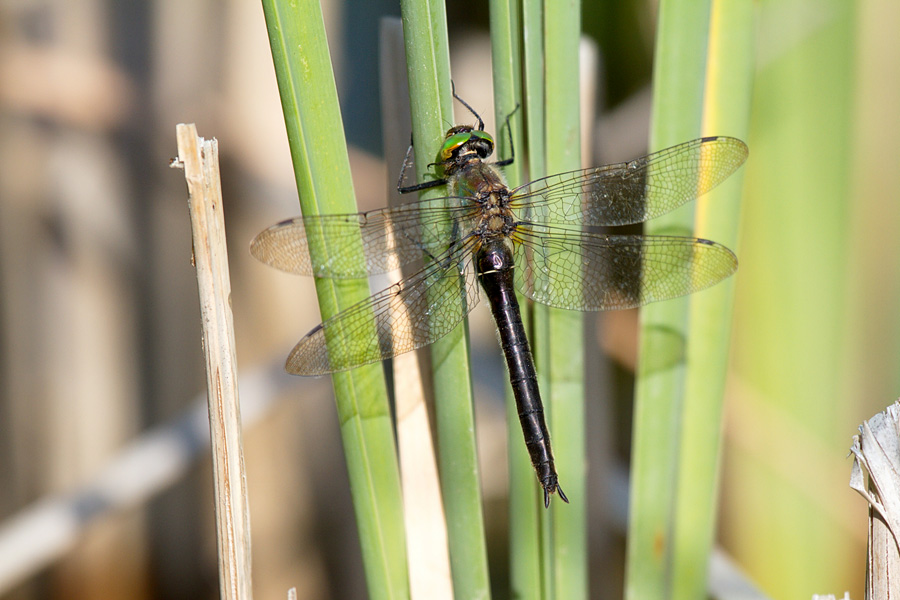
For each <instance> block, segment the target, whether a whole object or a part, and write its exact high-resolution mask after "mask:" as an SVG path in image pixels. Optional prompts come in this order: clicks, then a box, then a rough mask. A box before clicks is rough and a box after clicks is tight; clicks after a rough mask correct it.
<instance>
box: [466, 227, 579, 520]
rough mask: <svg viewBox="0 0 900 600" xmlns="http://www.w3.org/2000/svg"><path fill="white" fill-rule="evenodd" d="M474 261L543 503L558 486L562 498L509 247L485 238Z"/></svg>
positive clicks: (564, 496) (501, 241)
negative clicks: (486, 299)
mask: <svg viewBox="0 0 900 600" xmlns="http://www.w3.org/2000/svg"><path fill="white" fill-rule="evenodd" d="M475 261H476V262H475V265H476V271H477V273H478V278H479V281H481V287H482V288H483V289H484V291H485V294H486V295H487V297H488V301H489V302H490V305H491V312H492V313H493V315H494V321H495V322H496V324H497V331H498V333H499V335H500V345H501V346H502V348H503V355H504V357H505V358H506V366H507V368H508V370H509V379H510V384H511V386H512V390H513V396H514V397H515V399H516V408H517V412H518V414H519V423H520V425H521V426H522V433H523V435H524V436H525V446H526V447H527V449H528V455H529V456H530V457H531V464H532V465H533V466H534V469H535V471H536V473H537V477H538V480H539V481H540V482H541V487H543V488H544V505H545V506H549V505H550V494H553V493H554V492H558V493H559V497H560V498H562V499H563V500H564V501H565V502H568V499H567V498H566V495H565V494H564V493H563V491H562V489H561V488H560V487H559V481H558V476H557V474H556V467H555V466H554V463H553V450H552V448H551V447H550V432H549V431H548V430H547V423H546V421H545V420H544V406H543V403H542V402H541V394H540V390H539V389H538V381H537V373H536V372H535V369H534V358H533V357H532V355H531V348H530V347H529V345H528V338H527V337H526V336H525V327H524V325H523V324H522V317H521V314H520V311H519V303H518V301H517V300H516V294H515V288H514V287H513V268H514V263H513V255H512V251H511V250H510V248H509V246H508V245H507V244H506V243H505V241H504V239H503V238H495V239H489V240H487V241H486V242H485V243H484V244H482V245H481V247H479V249H478V251H477V253H476V257H475Z"/></svg>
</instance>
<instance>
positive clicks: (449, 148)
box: [441, 131, 475, 161]
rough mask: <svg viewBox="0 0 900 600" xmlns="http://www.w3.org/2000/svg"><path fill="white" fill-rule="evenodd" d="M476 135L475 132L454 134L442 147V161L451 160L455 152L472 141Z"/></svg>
mask: <svg viewBox="0 0 900 600" xmlns="http://www.w3.org/2000/svg"><path fill="white" fill-rule="evenodd" d="M474 134H475V132H474V131H463V132H461V133H454V134H453V135H451V136H450V137H448V138H447V140H446V141H445V142H444V145H443V146H441V161H445V160H449V159H450V157H451V156H453V152H455V151H456V149H457V148H459V147H460V146H462V145H463V144H465V143H466V142H468V141H469V140H470V139H472V136H473V135H474Z"/></svg>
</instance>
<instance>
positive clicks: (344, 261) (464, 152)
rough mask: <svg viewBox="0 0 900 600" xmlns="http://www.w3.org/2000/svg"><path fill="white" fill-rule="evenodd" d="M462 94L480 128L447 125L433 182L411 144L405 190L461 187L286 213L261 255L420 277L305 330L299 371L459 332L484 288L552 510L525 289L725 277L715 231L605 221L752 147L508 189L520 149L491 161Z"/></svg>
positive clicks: (628, 288)
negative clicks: (379, 204) (386, 203)
mask: <svg viewBox="0 0 900 600" xmlns="http://www.w3.org/2000/svg"><path fill="white" fill-rule="evenodd" d="M454 96H455V97H456V94H455V93H454ZM456 98H457V100H459V101H460V102H461V103H462V104H463V105H465V106H466V107H467V108H468V109H469V110H470V111H471V112H472V114H473V115H475V117H476V119H477V121H476V124H475V125H458V126H454V127H452V128H450V129H449V130H448V131H447V133H446V136H445V138H444V142H443V145H442V147H441V149H440V151H439V152H438V155H437V158H436V161H435V163H432V165H429V166H430V167H434V174H435V175H436V176H435V178H434V179H432V180H429V181H426V182H424V183H419V184H415V185H411V186H407V187H404V186H403V185H402V182H403V180H404V173H405V171H406V168H407V167H408V166H409V153H407V160H406V161H404V165H403V169H402V171H401V176H400V182H398V186H397V187H398V190H399V191H400V192H404V193H409V192H416V191H421V190H423V189H427V188H431V187H436V186H442V185H446V186H448V188H449V190H450V191H451V194H452V195H448V196H445V197H441V198H429V199H419V200H417V201H412V202H408V203H404V204H401V205H398V206H394V207H390V208H380V209H376V210H370V211H366V212H360V213H355V214H330V215H317V216H301V217H297V218H294V219H289V220H286V221H282V222H280V223H278V224H276V225H273V226H272V227H270V228H268V229H266V230H264V231H263V232H262V233H260V234H259V235H258V236H257V237H256V238H255V239H254V240H253V242H252V243H251V248H250V251H251V254H252V255H253V256H254V257H256V258H257V259H259V260H260V261H262V262H263V263H266V264H268V265H271V266H273V267H276V268H278V269H281V270H283V271H287V272H291V273H297V274H301V275H311V276H313V277H327V278H332V279H350V278H364V277H368V276H371V275H376V274H383V273H388V272H390V271H394V270H397V269H404V268H405V269H406V272H407V273H411V274H409V275H408V276H406V277H404V278H402V279H400V280H399V281H398V282H397V283H395V284H393V285H391V286H390V287H387V288H386V289H383V290H381V291H380V292H377V293H375V294H373V295H372V296H370V297H369V298H368V299H366V300H364V301H362V302H359V303H357V304H355V305H353V306H351V307H349V308H347V309H345V310H343V311H341V312H339V313H337V314H336V315H335V316H333V317H331V318H329V319H327V320H326V321H324V322H323V323H321V324H320V325H318V326H316V327H315V328H313V329H312V331H310V332H309V333H308V334H306V336H305V337H304V338H303V339H301V340H300V341H299V342H298V343H297V345H296V346H295V347H294V349H293V350H292V351H291V353H290V355H289V356H288V358H287V361H286V365H285V368H286V370H287V371H288V372H289V373H292V374H295V375H305V376H320V375H325V374H328V373H334V372H339V371H346V370H349V369H353V368H356V367H359V366H362V365H365V364H370V363H375V362H379V361H383V360H387V359H390V358H392V357H394V356H397V355H398V354H402V353H404V352H409V351H412V350H415V349H417V348H421V347H423V346H426V345H428V344H431V343H432V342H434V341H436V340H438V339H440V338H441V337H443V336H445V335H447V334H448V333H450V332H451V331H453V329H454V328H456V327H457V326H458V325H459V324H460V323H461V322H462V320H463V319H464V318H466V316H467V315H468V313H469V311H471V310H472V308H473V307H474V306H475V305H476V304H478V302H479V298H480V296H481V295H482V292H483V295H484V297H485V298H486V299H487V301H488V303H489V305H490V309H491V312H492V314H493V317H494V320H495V323H496V326H497V331H498V333H499V338H500V345H501V347H502V350H503V354H504V356H505V359H506V364H507V368H508V373H509V378H510V384H511V386H512V390H513V395H514V397H515V402H516V406H517V412H518V416H519V421H520V425H521V427H522V432H523V436H524V439H525V444H526V447H527V449H528V453H529V456H530V458H531V462H532V465H533V467H534V469H535V473H536V475H537V479H538V481H539V483H540V486H541V487H542V488H543V495H544V506H545V507H549V506H550V498H551V496H552V495H553V494H554V493H555V494H558V495H559V497H560V499H561V500H563V501H565V502H566V503H568V502H569V500H568V498H567V497H566V495H565V493H564V492H563V490H562V488H561V487H560V483H559V476H558V474H557V471H556V466H555V463H554V459H553V451H552V448H551V445H550V433H549V431H548V429H547V424H546V419H545V417H544V410H543V404H542V401H541V396H540V390H539V389H538V379H537V374H536V370H535V363H534V359H533V357H532V353H531V349H530V345H529V341H528V338H527V336H526V332H525V328H524V326H523V323H522V318H521V313H520V308H519V303H518V300H517V297H516V292H518V293H520V294H521V295H522V296H524V297H525V298H527V299H529V300H532V301H534V302H539V303H541V304H545V305H548V306H551V307H554V308H561V309H568V310H578V311H605V310H615V309H626V308H635V307H639V306H643V305H645V304H648V303H650V302H656V301H660V300H667V299H671V298H675V297H679V296H684V295H687V294H691V293H693V292H696V291H699V290H702V289H705V288H708V287H710V286H712V285H714V284H716V283H718V282H719V281H721V280H723V279H725V278H727V277H728V276H730V275H731V274H732V273H734V272H735V270H736V269H737V258H736V257H735V255H734V253H732V252H731V250H729V249H728V248H726V247H725V246H723V245H721V244H718V243H716V242H713V241H710V240H706V239H702V238H695V237H680V236H666V235H658V236H657V235H654V236H651V235H643V236H642V235H624V234H613V233H606V232H599V231H596V228H598V227H614V226H622V225H629V224H636V223H642V222H644V221H647V220H649V219H653V218H654V217H658V216H660V215H663V214H665V213H668V212H670V211H672V210H674V209H675V208H677V207H679V206H681V205H683V204H685V203H687V202H689V201H691V200H693V199H694V198H696V197H697V196H699V195H702V194H704V193H706V192H707V191H709V190H710V189H712V188H714V187H715V186H717V185H718V184H719V183H721V182H722V181H723V180H724V179H726V178H727V177H728V176H730V175H731V174H732V173H733V172H734V171H736V170H737V169H738V168H739V167H740V166H741V165H742V164H743V163H744V161H745V160H746V158H747V155H748V149H747V146H746V144H744V142H742V141H741V140H739V139H736V138H732V137H723V136H716V137H703V138H699V139H695V140H692V141H689V142H685V143H682V144H679V145H677V146H673V147H671V148H667V149H665V150H660V151H658V152H654V153H652V154H649V155H647V156H644V157H642V158H638V159H635V160H632V161H629V162H623V163H617V164H609V165H604V166H600V167H593V168H588V169H581V170H577V171H570V172H567V173H559V174H555V175H550V176H549V177H542V178H540V179H536V180H534V181H531V182H529V183H526V184H524V185H520V186H518V187H515V188H512V189H511V188H509V187H508V186H507V185H506V183H505V182H504V178H503V176H502V175H501V173H500V171H499V169H498V167H502V166H505V165H508V164H510V163H511V162H512V157H510V158H508V159H505V160H500V161H496V162H493V163H491V162H488V158H489V157H490V156H491V155H492V154H493V151H494V140H493V138H492V137H491V136H490V134H488V133H487V132H486V131H485V130H484V123H483V121H482V119H481V117H479V116H478V114H477V113H476V112H475V111H474V110H473V109H472V108H471V107H469V105H468V104H466V103H465V102H464V101H462V100H461V99H460V98H459V97H456ZM508 121H509V119H507V127H508ZM510 138H511V134H510ZM510 141H511V140H510ZM510 146H512V144H511V143H510ZM360 248H361V249H362V252H361V253H360ZM313 257H315V259H314V258H313ZM479 289H480V290H481V292H480V291H479Z"/></svg>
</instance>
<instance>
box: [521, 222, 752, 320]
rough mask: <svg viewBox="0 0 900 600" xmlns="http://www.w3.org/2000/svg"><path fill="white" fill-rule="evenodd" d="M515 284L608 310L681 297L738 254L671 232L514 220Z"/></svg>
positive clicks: (563, 304) (566, 302)
mask: <svg viewBox="0 0 900 600" xmlns="http://www.w3.org/2000/svg"><path fill="white" fill-rule="evenodd" d="M514 239H515V241H516V242H517V243H516V244H515V246H516V254H515V261H516V269H515V270H516V289H518V290H519V291H520V292H521V293H523V294H525V295H526V296H527V297H528V298H530V299H532V300H534V301H535V302H540V303H541V304H547V305H549V306H553V307H555V308H565V309H569V310H592V311H593V310H615V309H620V308H634V307H637V306H643V305H644V304H648V303H650V302H657V301H659V300H667V299H669V298H676V297H678V296H685V295H687V294H691V293H693V292H696V291H699V290H702V289H705V288H707V287H709V286H711V285H714V284H716V283H718V282H719V281H721V280H723V279H725V278H726V277H728V276H729V275H731V274H732V273H734V271H735V270H736V269H737V258H736V257H735V256H734V254H733V253H732V252H731V250H729V249H728V248H726V247H725V246H722V245H720V244H717V243H715V242H711V241H709V240H704V239H700V238H689V237H674V236H636V235H600V234H593V233H587V232H580V231H570V230H565V229H558V228H551V227H545V226H530V225H527V224H526V225H520V226H519V229H517V231H516V233H515V235H514Z"/></svg>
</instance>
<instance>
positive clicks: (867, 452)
mask: <svg viewBox="0 0 900 600" xmlns="http://www.w3.org/2000/svg"><path fill="white" fill-rule="evenodd" d="M850 451H851V452H852V453H853V457H854V458H853V467H852V471H851V475H850V487H852V488H853V489H855V490H856V491H857V492H859V493H860V494H861V495H862V496H863V497H864V498H865V499H866V500H867V501H868V502H869V545H868V557H867V563H866V598H885V599H897V598H900V547H898V540H897V536H898V535H900V403H898V402H895V403H894V404H893V405H891V406H889V407H888V408H887V410H886V411H884V412H882V413H879V414H877V415H875V416H874V417H872V418H871V419H869V420H868V421H864V422H863V424H862V425H860V427H859V435H856V436H853V446H852V447H851V448H850Z"/></svg>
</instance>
